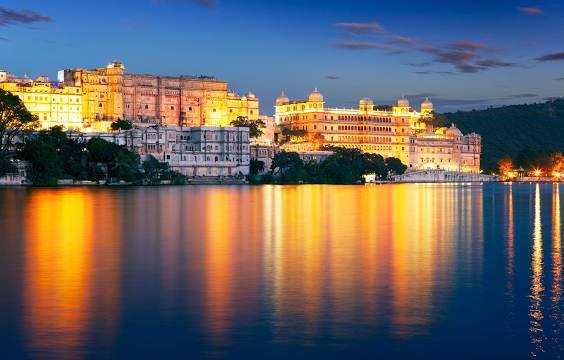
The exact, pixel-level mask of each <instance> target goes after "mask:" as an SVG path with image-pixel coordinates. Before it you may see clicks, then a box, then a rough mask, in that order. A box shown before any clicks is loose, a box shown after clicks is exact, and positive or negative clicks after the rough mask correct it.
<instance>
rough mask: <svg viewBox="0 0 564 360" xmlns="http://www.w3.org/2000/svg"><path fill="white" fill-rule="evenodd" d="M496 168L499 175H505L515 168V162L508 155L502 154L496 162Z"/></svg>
mask: <svg viewBox="0 0 564 360" xmlns="http://www.w3.org/2000/svg"><path fill="white" fill-rule="evenodd" d="M497 168H498V170H499V173H500V174H501V175H505V174H507V173H508V172H510V171H511V170H513V169H515V164H514V163H513V160H512V159H511V158H510V157H509V156H504V157H502V158H501V159H500V160H499V161H498V162H497Z"/></svg>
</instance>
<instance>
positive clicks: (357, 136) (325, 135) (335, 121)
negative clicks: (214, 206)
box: [275, 89, 481, 172]
mask: <svg viewBox="0 0 564 360" xmlns="http://www.w3.org/2000/svg"><path fill="white" fill-rule="evenodd" d="M275 110H276V112H275V119H276V122H277V123H278V124H279V125H281V126H286V127H289V128H291V129H293V130H298V131H301V132H303V133H305V135H304V136H301V135H299V136H294V138H293V142H294V144H292V143H290V144H289V145H287V147H288V149H292V148H293V147H297V148H303V147H304V145H305V147H306V148H307V146H308V145H309V146H313V147H319V146H320V145H332V146H340V147H345V148H358V149H360V150H362V151H364V152H369V153H378V154H381V155H382V156H384V157H391V156H393V157H397V158H399V159H400V160H401V161H402V162H403V163H405V164H407V165H408V166H409V167H410V168H424V169H437V168H440V169H446V170H457V171H473V172H477V171H479V170H480V153H481V138H480V136H479V135H477V134H469V135H466V136H464V135H463V134H462V133H461V132H460V130H458V129H457V128H456V127H455V126H454V125H453V126H451V127H450V128H448V129H447V128H439V129H436V130H435V129H433V126H432V119H433V104H432V103H431V101H429V99H425V101H424V102H423V103H422V104H421V111H420V112H417V111H415V110H413V109H411V107H410V105H409V101H408V100H407V99H405V98H401V99H399V100H398V101H397V102H396V103H395V104H394V105H393V106H392V107H391V108H390V107H382V108H378V107H377V106H375V105H374V103H373V102H372V100H370V99H367V98H365V99H362V100H360V102H359V107H358V109H339V108H326V107H325V101H324V98H323V95H322V94H321V93H319V92H318V91H317V89H315V90H314V91H312V92H311V93H310V94H309V96H308V98H307V100H300V101H290V99H289V98H288V97H287V96H286V95H284V93H282V94H281V95H280V96H279V97H278V98H277V99H276V104H275ZM300 142H302V144H301V145H300V144H299V143H300ZM304 142H305V144H304Z"/></svg>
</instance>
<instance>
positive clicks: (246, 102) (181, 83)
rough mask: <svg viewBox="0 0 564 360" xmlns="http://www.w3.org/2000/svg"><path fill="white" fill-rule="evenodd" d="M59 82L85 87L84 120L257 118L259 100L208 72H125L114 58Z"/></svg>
mask: <svg viewBox="0 0 564 360" xmlns="http://www.w3.org/2000/svg"><path fill="white" fill-rule="evenodd" d="M59 80H60V81H62V82H63V83H64V84H66V85H71V86H77V87H81V88H82V90H83V100H84V107H83V119H84V121H85V122H86V123H87V124H88V123H92V122H95V121H104V120H107V121H113V120H116V119H118V118H121V119H126V120H131V121H133V122H139V123H152V124H162V125H181V126H202V125H208V126H227V125H229V124H230V122H231V121H232V120H235V119H236V118H237V117H238V116H246V117H248V118H249V119H253V120H254V119H257V118H258V116H259V100H258V98H257V97H256V96H255V94H253V93H252V92H249V93H247V94H246V95H245V96H240V95H238V94H236V93H235V92H233V91H230V90H229V89H228V84H227V82H226V81H223V80H218V79H215V78H213V77H209V76H199V77H196V76H179V77H171V76H157V75H143V74H126V73H125V66H124V65H123V64H122V63H121V62H119V61H114V62H112V63H111V64H109V65H108V66H106V67H105V68H98V69H94V70H85V69H67V70H63V71H61V72H59Z"/></svg>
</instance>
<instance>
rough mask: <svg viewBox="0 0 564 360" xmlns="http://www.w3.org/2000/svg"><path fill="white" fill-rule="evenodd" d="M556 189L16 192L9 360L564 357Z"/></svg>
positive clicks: (4, 268)
mask: <svg viewBox="0 0 564 360" xmlns="http://www.w3.org/2000/svg"><path fill="white" fill-rule="evenodd" d="M563 198H564V186H563V185H553V184H542V185H538V184H513V185H510V184H487V185H483V186H482V185H449V184H441V185H433V184H397V185H367V186H316V185H311V186H310V185H303V186H260V187H250V186H249V187H245V186H241V187H237V186H233V187H228V186H225V187H221V186H217V187H214V186H184V187H155V188H151V187H145V188H135V187H131V188H60V189H25V188H2V189H0V284H1V288H0V357H1V358H2V359H18V358H25V359H27V358H29V359H104V358H152V359H158V358H180V357H182V358H188V357H189V356H190V357H191V358H224V357H228V358H265V359H272V358H284V359H288V358H306V357H307V358H343V357H345V356H348V357H368V356H372V355H376V354H381V355H385V356H384V357H403V356H412V357H423V356H424V355H433V356H434V357H443V358H448V357H455V356H456V357H458V358H469V357H497V358H499V357H512V358H523V357H524V358H526V357H530V356H541V357H546V358H556V357H558V356H562V354H563V353H564V339H563V337H564V331H563V325H564V315H563V313H564V311H563V310H564V306H563V304H564V299H563V298H562V286H563V280H562V279H563V269H562V212H563V211H564V210H563V209H562V208H563V204H562V203H563Z"/></svg>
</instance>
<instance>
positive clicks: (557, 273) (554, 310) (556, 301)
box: [550, 184, 564, 352]
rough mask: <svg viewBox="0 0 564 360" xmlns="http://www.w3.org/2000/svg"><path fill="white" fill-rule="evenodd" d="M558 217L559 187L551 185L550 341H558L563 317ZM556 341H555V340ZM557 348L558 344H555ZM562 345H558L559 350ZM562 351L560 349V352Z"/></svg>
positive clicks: (559, 217) (560, 232)
mask: <svg viewBox="0 0 564 360" xmlns="http://www.w3.org/2000/svg"><path fill="white" fill-rule="evenodd" d="M561 221H562V220H561V215H560V185H559V184H555V185H553V191H552V287H551V291H550V293H551V296H550V301H551V318H552V320H553V321H554V328H553V332H554V333H553V334H552V339H555V340H556V339H560V338H561V331H562V326H563V323H564V315H562V311H561V307H560V300H561V298H562V228H561ZM556 341H557V340H556ZM556 346H557V347H558V343H556ZM562 346H563V345H562V344H560V346H559V347H560V348H561V347H562ZM561 351H562V349H560V352H561Z"/></svg>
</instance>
